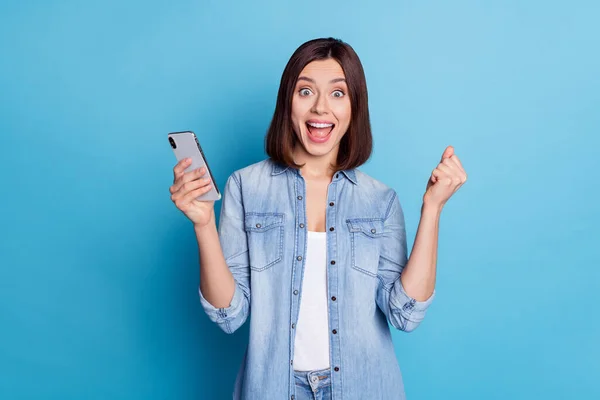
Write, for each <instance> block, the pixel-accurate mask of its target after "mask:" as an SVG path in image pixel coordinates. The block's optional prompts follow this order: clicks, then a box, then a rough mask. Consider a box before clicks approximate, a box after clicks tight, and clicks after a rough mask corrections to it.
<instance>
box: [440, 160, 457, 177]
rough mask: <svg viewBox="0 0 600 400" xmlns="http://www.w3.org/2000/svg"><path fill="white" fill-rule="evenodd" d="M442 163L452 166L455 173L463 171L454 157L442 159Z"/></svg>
mask: <svg viewBox="0 0 600 400" xmlns="http://www.w3.org/2000/svg"><path fill="white" fill-rule="evenodd" d="M441 164H443V165H445V166H447V167H448V168H450V170H451V171H453V173H454V174H462V171H461V170H460V168H459V167H458V165H457V164H456V163H455V162H454V161H452V159H450V158H444V159H443V160H442V162H441Z"/></svg>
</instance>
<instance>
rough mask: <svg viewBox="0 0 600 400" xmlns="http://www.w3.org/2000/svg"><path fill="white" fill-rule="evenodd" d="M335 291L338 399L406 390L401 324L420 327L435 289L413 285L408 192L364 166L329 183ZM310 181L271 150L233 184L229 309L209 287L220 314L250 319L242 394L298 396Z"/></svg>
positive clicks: (331, 293)
mask: <svg viewBox="0 0 600 400" xmlns="http://www.w3.org/2000/svg"><path fill="white" fill-rule="evenodd" d="M324 206H325V207H326V231H327V236H326V237H327V264H328V265H327V293H328V313H329V332H330V334H329V344H330V354H329V357H330V364H331V391H332V399H333V400H353V399H356V400H365V399H378V400H387V399H390V400H391V399H394V400H397V399H404V398H405V395H404V386H403V383H402V376H401V373H400V368H399V365H398V361H397V359H396V355H395V351H394V346H393V343H392V337H391V332H390V326H389V325H388V322H389V323H390V324H391V325H392V326H393V327H394V328H396V329H399V330H402V331H406V332H409V331H412V330H413V329H415V328H416V327H417V326H418V325H419V323H420V322H421V321H422V320H423V317H424V316H425V311H426V309H427V308H428V307H429V305H430V303H431V301H432V299H433V297H434V295H432V296H431V297H430V298H429V299H427V300H426V301H416V300H415V299H414V298H411V297H410V296H409V295H408V294H407V293H406V292H405V291H404V288H403V287H402V284H401V281H400V273H401V272H402V269H403V267H404V266H405V265H406V262H407V244H406V232H405V227H404V214H403V212H402V208H401V206H400V202H399V200H398V197H397V194H396V192H395V191H394V190H393V189H390V188H389V187H387V186H386V185H384V184H383V183H381V182H379V181H377V180H375V179H373V178H371V177H369V176H368V175H366V174H365V173H363V172H361V171H359V170H358V169H352V170H345V171H340V172H338V173H336V174H335V175H334V176H333V179H332V181H331V183H330V184H329V186H328V189H327V203H326V204H324ZM307 229H308V228H307V217H306V184H305V181H304V178H303V177H302V175H301V173H300V171H299V170H298V169H295V168H289V167H285V166H282V165H279V164H277V163H275V162H273V161H272V160H270V159H266V160H263V161H261V162H258V163H256V164H253V165H250V166H248V167H245V168H243V169H240V170H238V171H235V172H234V173H233V174H232V175H231V176H230V177H229V178H228V180H227V183H226V186H225V188H224V190H223V199H222V205H221V214H220V221H219V239H220V243H221V246H222V248H223V253H224V256H225V260H226V262H227V265H228V267H229V269H230V270H231V273H232V274H233V277H234V278H235V283H236V286H235V292H234V295H233V299H232V300H231V304H230V305H229V307H227V308H215V307H213V306H212V305H211V304H210V303H209V302H208V301H207V300H206V299H205V298H204V297H203V296H202V292H200V301H201V303H202V306H203V308H204V310H205V312H206V313H207V315H208V317H209V318H210V319H211V320H212V321H213V322H215V323H216V324H217V325H218V326H219V327H220V328H221V329H222V330H223V331H225V332H226V333H233V332H234V331H235V330H236V329H238V328H239V327H240V326H241V325H242V324H243V323H244V322H245V321H246V319H248V317H250V316H251V318H250V321H249V323H250V329H249V343H248V347H247V350H246V352H245V354H244V358H243V361H242V365H241V367H240V369H239V372H238V374H237V378H236V381H235V388H234V393H233V398H234V399H244V400H255V399H256V400H259V399H260V400H282V399H292V400H293V399H294V395H295V393H294V391H295V381H294V365H293V364H294V362H293V360H294V337H295V333H296V329H295V326H296V325H295V324H296V323H297V321H298V311H299V305H300V299H301V298H302V296H303V295H307V296H310V295H311V294H310V293H303V292H302V276H303V272H304V260H305V252H306V248H307V246H306V242H307Z"/></svg>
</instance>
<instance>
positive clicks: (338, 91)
mask: <svg viewBox="0 0 600 400" xmlns="http://www.w3.org/2000/svg"><path fill="white" fill-rule="evenodd" d="M344 94H345V93H344V92H342V91H341V90H335V91H334V92H333V93H331V95H332V96H333V97H337V98H340V97H344Z"/></svg>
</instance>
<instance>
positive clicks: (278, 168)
mask: <svg viewBox="0 0 600 400" xmlns="http://www.w3.org/2000/svg"><path fill="white" fill-rule="evenodd" d="M288 169H291V168H290V167H289V166H287V165H282V164H279V163H276V162H273V170H272V172H271V175H279V174H282V173H284V172H285V171H287V170H288ZM341 173H342V175H343V176H345V177H346V178H347V179H348V180H349V181H350V182H352V183H353V184H355V185H358V180H357V179H356V170H355V169H354V168H353V169H346V170H343V171H341ZM336 175H337V174H336Z"/></svg>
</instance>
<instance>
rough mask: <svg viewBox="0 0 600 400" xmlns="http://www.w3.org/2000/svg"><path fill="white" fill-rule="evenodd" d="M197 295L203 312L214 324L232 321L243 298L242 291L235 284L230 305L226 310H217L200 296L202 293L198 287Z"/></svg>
mask: <svg viewBox="0 0 600 400" xmlns="http://www.w3.org/2000/svg"><path fill="white" fill-rule="evenodd" d="M198 295H199V296H200V303H201V304H202V307H203V308H204V311H205V312H206V314H207V315H208V316H209V318H210V319H211V320H212V321H214V322H223V321H229V320H232V319H234V318H235V316H236V315H237V314H238V313H239V312H240V310H241V308H242V298H243V297H244V293H242V290H241V289H240V288H239V286H238V285H237V284H236V285H235V291H234V292H233V298H232V299H231V304H230V305H229V307H226V308H217V307H215V306H213V305H212V304H211V303H209V302H208V300H206V299H205V298H204V296H203V295H202V291H201V290H200V287H199V286H198Z"/></svg>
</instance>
